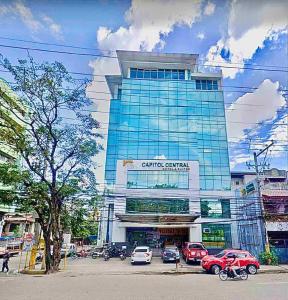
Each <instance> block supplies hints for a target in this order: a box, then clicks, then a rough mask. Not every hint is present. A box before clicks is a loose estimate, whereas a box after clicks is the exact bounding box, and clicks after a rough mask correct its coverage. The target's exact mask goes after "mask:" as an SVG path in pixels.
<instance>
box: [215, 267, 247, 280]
mask: <svg viewBox="0 0 288 300" xmlns="http://www.w3.org/2000/svg"><path fill="white" fill-rule="evenodd" d="M236 274H237V276H235V274H234V272H233V270H232V268H231V266H229V265H227V266H226V267H225V268H224V269H223V270H221V271H220V272H219V278H220V279H221V280H222V281H225V280H227V279H228V278H231V279H241V280H247V279H248V273H247V271H246V270H245V269H244V268H239V269H237V270H236Z"/></svg>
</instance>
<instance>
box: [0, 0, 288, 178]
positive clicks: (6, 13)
mask: <svg viewBox="0 0 288 300" xmlns="http://www.w3.org/2000/svg"><path fill="white" fill-rule="evenodd" d="M287 24H288V1H286V0H273V1H270V0H253V1H251V0H250V1H248V0H241V1H240V0H238V1H237V0H190V1H188V0H177V1H172V0H158V1H152V0H145V1H144V0H132V1H125V0H118V1H117V0H114V1H112V0H99V1H96V0H95V1H93V0H82V1H80V0H78V1H76V0H69V1H65V0H49V1H48V0H38V1H33V0H30V1H29V0H16V1H12V0H10V1H8V0H0V53H1V54H2V55H3V56H4V57H7V58H9V59H10V60H11V61H12V62H16V61H17V59H23V58H27V54H28V52H27V50H26V49H15V48H9V47H7V45H8V46H9V45H12V46H17V47H29V48H41V49H52V50H58V51H68V52H77V53H86V54H89V55H68V54H61V53H49V52H41V51H36V50H31V49H30V50H29V53H30V55H32V56H33V57H34V58H35V59H36V60H37V61H39V62H42V61H49V62H52V61H55V60H57V61H61V62H62V63H63V64H64V65H65V66H66V68H67V69H68V70H69V71H71V72H81V73H87V75H85V76H86V77H87V78H88V79H93V80H92V82H91V84H90V85H89V87H88V88H87V96H88V97H90V98H91V99H92V100H93V102H94V107H95V110H99V111H101V113H97V112H95V113H94V116H95V118H96V119H97V120H99V121H100V122H101V123H102V128H103V129H102V131H103V133H104V136H105V138H106V136H107V123H108V121H109V119H108V111H109V100H110V97H109V93H108V88H107V85H106V83H105V82H104V77H103V75H109V74H119V72H120V71H119V66H118V63H117V60H116V59H115V58H113V57H112V58H111V57H103V55H106V56H115V50H117V49H121V50H142V51H155V52H165V53H197V54H199V56H200V60H199V65H200V68H201V70H203V71H205V70H208V71H213V70H219V65H220V66H221V67H220V69H221V70H222V72H223V89H224V97H225V106H226V120H227V132H228V140H229V153H230V166H231V170H248V169H247V167H246V162H249V161H250V160H251V159H252V156H253V151H259V150H261V149H262V148H263V147H265V145H267V144H269V141H271V140H274V145H273V146H272V147H271V148H270V150H269V152H268V153H267V158H268V160H267V161H268V162H269V163H270V167H276V168H280V169H284V168H285V169H288V146H287V141H288V112H287V95H288V93H287V89H288V86H287V85H288V26H287ZM7 38H8V39H7ZM11 39H17V40H11ZM19 40H26V41H19ZM28 41H29V42H28ZM41 43H49V44H53V45H47V44H41ZM61 45H62V46H61ZM63 45H69V46H73V47H74V48H72V47H64V46H63ZM75 47H81V48H75ZM90 54H91V55H90ZM97 55H100V56H97ZM217 66H218V67H217ZM255 69H258V70H255ZM89 74H91V75H94V76H89ZM5 76H7V75H6V74H5V73H1V71H0V77H3V78H4V79H5V78H6V77H5ZM75 76H76V75H75ZM78 76H82V77H83V75H78ZM6 79H7V78H6ZM95 91H98V92H99V91H101V92H103V93H95ZM106 100H107V101H106ZM103 112H106V113H103ZM102 143H104V146H105V144H106V139H104V140H103V141H102ZM97 161H98V171H97V178H98V181H99V182H104V177H103V176H104V172H103V167H104V162H105V151H103V152H102V153H101V154H100V155H99V156H98V158H97ZM99 162H101V163H99Z"/></svg>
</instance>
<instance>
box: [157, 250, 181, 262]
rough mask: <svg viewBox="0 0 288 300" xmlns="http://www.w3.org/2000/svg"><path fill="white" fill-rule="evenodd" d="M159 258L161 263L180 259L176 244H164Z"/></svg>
mask: <svg viewBox="0 0 288 300" xmlns="http://www.w3.org/2000/svg"><path fill="white" fill-rule="evenodd" d="M161 258H162V260H163V263H166V262H176V260H179V259H180V254H179V250H178V248H177V247H176V246H166V247H165V248H164V249H163V251H162V255H161Z"/></svg>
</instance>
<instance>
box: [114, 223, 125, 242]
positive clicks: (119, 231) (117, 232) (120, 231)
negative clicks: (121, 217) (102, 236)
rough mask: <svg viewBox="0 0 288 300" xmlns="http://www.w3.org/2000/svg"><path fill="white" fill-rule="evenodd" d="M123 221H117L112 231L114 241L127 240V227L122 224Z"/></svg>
mask: <svg viewBox="0 0 288 300" xmlns="http://www.w3.org/2000/svg"><path fill="white" fill-rule="evenodd" d="M120 223H121V222H118V221H115V222H114V226H113V232H112V242H120V243H124V242H126V227H121V226H120Z"/></svg>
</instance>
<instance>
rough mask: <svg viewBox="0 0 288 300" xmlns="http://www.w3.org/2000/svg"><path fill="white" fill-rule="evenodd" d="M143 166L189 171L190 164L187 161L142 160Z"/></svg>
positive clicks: (164, 169)
mask: <svg viewBox="0 0 288 300" xmlns="http://www.w3.org/2000/svg"><path fill="white" fill-rule="evenodd" d="M142 167H143V168H161V169H162V170H163V171H169V170H171V171H189V170H190V168H189V164H188V163H187V162H159V161H157V162H152V161H147V162H146V161H144V162H142Z"/></svg>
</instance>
